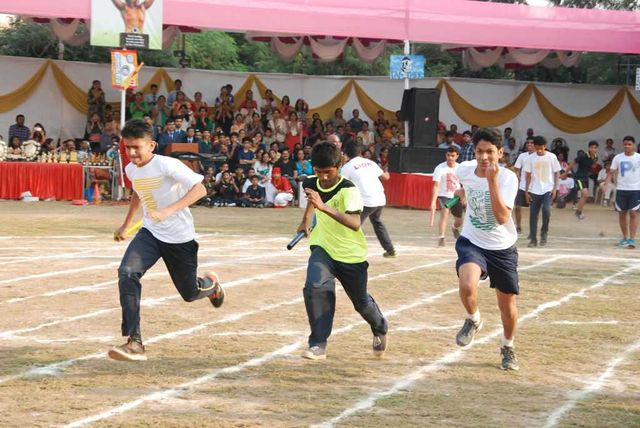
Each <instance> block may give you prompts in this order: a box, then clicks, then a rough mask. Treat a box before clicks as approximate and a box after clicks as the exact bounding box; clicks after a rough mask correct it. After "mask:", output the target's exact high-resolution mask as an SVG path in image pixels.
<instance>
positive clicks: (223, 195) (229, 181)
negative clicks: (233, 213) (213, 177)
mask: <svg viewBox="0 0 640 428" xmlns="http://www.w3.org/2000/svg"><path fill="white" fill-rule="evenodd" d="M221 174H222V176H221V179H220V182H219V183H216V184H215V191H216V195H215V197H214V198H213V206H214V207H235V206H236V202H237V200H236V195H237V194H238V193H240V190H239V189H238V187H237V186H236V183H235V181H233V178H232V177H231V174H230V173H229V171H224V172H222V173H221Z"/></svg>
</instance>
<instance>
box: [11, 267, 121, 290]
mask: <svg viewBox="0 0 640 428" xmlns="http://www.w3.org/2000/svg"><path fill="white" fill-rule="evenodd" d="M119 264H120V263H115V262H113V263H107V264H106V265H104V264H102V265H95V266H85V267H81V268H76V269H67V270H59V271H55V272H45V273H38V274H35V275H28V276H20V277H18V278H11V279H3V280H2V281H0V285H2V284H13V283H16V282H21V281H26V280H28V279H40V278H49V277H51V276H59V275H66V274H69V273H78V272H87V271H96V270H102V269H112V268H114V267H117V266H118V265H119Z"/></svg>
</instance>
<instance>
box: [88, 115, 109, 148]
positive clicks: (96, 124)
mask: <svg viewBox="0 0 640 428" xmlns="http://www.w3.org/2000/svg"><path fill="white" fill-rule="evenodd" d="M103 130H104V126H102V123H101V122H100V115H99V114H98V113H93V114H92V115H91V118H90V119H89V122H87V126H85V128H84V139H85V140H89V141H90V142H92V143H99V142H100V137H101V136H102V132H103Z"/></svg>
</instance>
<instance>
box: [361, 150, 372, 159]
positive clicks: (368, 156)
mask: <svg viewBox="0 0 640 428" xmlns="http://www.w3.org/2000/svg"><path fill="white" fill-rule="evenodd" d="M362 157H363V158H365V159H369V160H372V159H373V153H371V150H369V149H366V150H365V151H363V152H362Z"/></svg>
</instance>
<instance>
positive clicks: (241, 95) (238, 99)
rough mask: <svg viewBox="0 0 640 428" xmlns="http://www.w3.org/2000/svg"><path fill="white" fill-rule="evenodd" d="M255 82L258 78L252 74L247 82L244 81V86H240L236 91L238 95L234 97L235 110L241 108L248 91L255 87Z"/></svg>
mask: <svg viewBox="0 0 640 428" xmlns="http://www.w3.org/2000/svg"><path fill="white" fill-rule="evenodd" d="M255 80H256V76H255V75H253V74H250V75H249V76H248V77H247V80H245V81H244V83H243V84H242V86H240V87H239V88H238V89H237V90H236V95H235V97H234V104H233V109H234V110H238V109H239V108H240V104H242V103H243V102H244V99H245V96H246V94H247V91H248V90H249V89H251V88H252V87H253V83H254V82H255ZM254 99H255V98H254Z"/></svg>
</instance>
